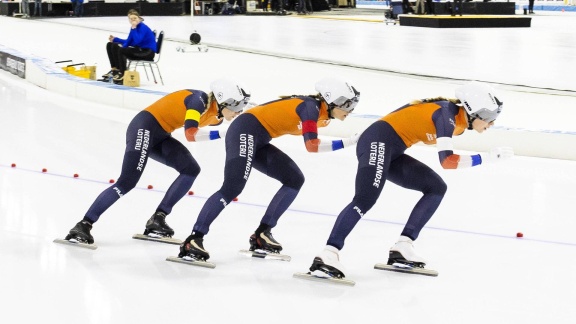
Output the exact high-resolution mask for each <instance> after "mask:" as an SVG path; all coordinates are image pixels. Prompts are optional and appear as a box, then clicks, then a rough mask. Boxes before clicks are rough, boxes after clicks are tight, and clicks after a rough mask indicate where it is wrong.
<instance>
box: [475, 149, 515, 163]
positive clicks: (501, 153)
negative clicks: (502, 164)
mask: <svg viewBox="0 0 576 324" xmlns="http://www.w3.org/2000/svg"><path fill="white" fill-rule="evenodd" d="M513 156H514V150H513V149H512V148H511V147H507V146H503V147H495V148H493V149H490V151H488V152H486V153H480V157H481V158H482V163H483V164H484V163H494V162H499V161H503V160H507V159H509V158H511V157H513Z"/></svg>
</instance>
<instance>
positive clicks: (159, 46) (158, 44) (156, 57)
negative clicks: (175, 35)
mask: <svg viewBox="0 0 576 324" xmlns="http://www.w3.org/2000/svg"><path fill="white" fill-rule="evenodd" d="M154 34H156V31H154ZM163 41H164V32H163V31H161V32H160V34H159V35H158V39H157V40H156V55H154V59H153V60H150V61H147V60H130V59H128V66H127V67H126V70H130V67H131V66H132V63H134V70H133V71H136V69H137V68H138V66H141V67H143V68H144V73H146V79H147V80H150V78H149V77H148V71H147V70H146V67H148V68H149V69H150V72H152V78H154V83H158V82H157V81H156V75H155V74H154V69H153V67H156V70H157V71H158V76H159V77H160V82H162V85H164V80H162V74H161V73H160V68H159V67H158V62H160V51H161V50H162V42H163Z"/></svg>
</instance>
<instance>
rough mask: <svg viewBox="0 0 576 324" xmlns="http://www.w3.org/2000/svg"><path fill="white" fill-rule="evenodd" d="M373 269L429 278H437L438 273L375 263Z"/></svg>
mask: <svg viewBox="0 0 576 324" xmlns="http://www.w3.org/2000/svg"><path fill="white" fill-rule="evenodd" d="M374 269H377V270H387V271H395V272H403V273H411V274H419V275H424V276H431V277H437V276H438V271H436V270H430V269H424V268H411V267H401V266H394V265H388V264H384V263H377V264H376V265H374Z"/></svg>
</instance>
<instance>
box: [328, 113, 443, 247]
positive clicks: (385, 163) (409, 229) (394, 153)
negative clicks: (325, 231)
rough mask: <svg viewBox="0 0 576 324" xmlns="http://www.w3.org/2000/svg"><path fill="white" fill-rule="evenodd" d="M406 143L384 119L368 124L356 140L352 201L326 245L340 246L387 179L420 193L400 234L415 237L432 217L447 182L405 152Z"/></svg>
mask: <svg viewBox="0 0 576 324" xmlns="http://www.w3.org/2000/svg"><path fill="white" fill-rule="evenodd" d="M405 150H406V145H405V144H404V142H403V141H402V140H401V139H400V137H399V136H398V134H397V133H396V132H395V131H394V129H393V128H392V127H391V126H390V125H389V124H388V123H386V122H384V121H378V122H376V123H374V124H372V125H371V126H369V127H368V128H367V129H366V131H364V133H362V136H361V137H360V140H359V141H358V145H357V147H356V156H357V158H358V170H357V172H356V184H355V186H356V192H355V195H354V198H353V199H352V202H351V203H350V204H348V206H346V207H345V208H344V209H343V210H342V211H341V212H340V214H339V215H338V218H337V219H336V223H335V224H334V228H333V229H332V233H330V238H329V239H328V245H331V246H334V247H335V248H337V249H342V247H343V246H344V240H345V239H346V237H347V236H348V234H350V232H351V231H352V229H353V228H354V226H356V223H358V221H359V220H360V218H361V217H362V216H364V215H365V214H366V213H367V212H368V211H369V210H370V209H371V208H372V206H374V204H375V203H376V201H377V200H378V197H379V196H380V193H381V192H382V189H383V188H384V184H385V182H386V180H389V181H391V182H392V183H394V184H397V185H399V186H401V187H403V188H406V189H412V190H418V191H420V192H422V194H423V196H422V197H421V198H420V200H419V201H418V202H417V203H416V206H414V209H413V210H412V213H411V214H410V217H409V218H408V222H407V223H406V225H405V227H404V230H403V231H402V234H401V235H404V236H408V237H410V238H411V239H413V240H415V239H416V238H417V237H418V234H419V233H420V231H421V230H422V228H423V227H424V225H426V223H427V222H428V220H430V218H431V217H432V215H433V214H434V212H435V211H436V209H437V208H438V206H439V205H440V202H441V201H442V198H443V197H444V194H445V193H446V189H447V188H446V183H445V182H444V181H443V180H442V178H440V176H439V175H438V174H437V173H436V172H434V171H433V170H432V169H431V168H429V167H428V166H427V165H425V164H423V163H422V162H420V161H418V160H416V159H414V158H413V157H411V156H409V155H406V154H404V151H405Z"/></svg>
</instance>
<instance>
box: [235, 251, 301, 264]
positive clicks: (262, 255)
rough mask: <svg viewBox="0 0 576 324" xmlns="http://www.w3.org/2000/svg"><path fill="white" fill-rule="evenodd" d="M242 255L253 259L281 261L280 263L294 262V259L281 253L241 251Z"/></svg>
mask: <svg viewBox="0 0 576 324" xmlns="http://www.w3.org/2000/svg"><path fill="white" fill-rule="evenodd" d="M238 252H240V254H242V255H245V256H248V257H253V258H260V259H269V260H280V261H288V262H290V260H292V257H291V256H289V255H285V254H280V253H271V252H268V253H266V252H257V251H249V250H240V251H238Z"/></svg>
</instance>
